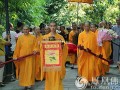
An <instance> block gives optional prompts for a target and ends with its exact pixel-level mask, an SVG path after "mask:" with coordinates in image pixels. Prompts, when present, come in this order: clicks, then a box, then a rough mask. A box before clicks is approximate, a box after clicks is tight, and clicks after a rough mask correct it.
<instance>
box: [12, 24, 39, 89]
mask: <svg viewBox="0 0 120 90" xmlns="http://www.w3.org/2000/svg"><path fill="white" fill-rule="evenodd" d="M29 31H30V29H29V26H27V25H26V26H24V27H23V33H24V34H23V35H21V36H19V37H18V40H17V45H16V48H15V51H14V55H13V59H14V60H16V59H17V58H19V57H21V56H25V55H28V54H32V53H36V51H37V48H35V36H33V35H31V34H29ZM15 66H16V77H17V78H18V79H19V85H20V86H23V87H25V90H27V89H30V88H32V85H34V81H35V57H34V56H31V57H27V58H25V59H24V60H21V61H17V62H15Z"/></svg>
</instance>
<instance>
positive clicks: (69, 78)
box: [0, 67, 120, 90]
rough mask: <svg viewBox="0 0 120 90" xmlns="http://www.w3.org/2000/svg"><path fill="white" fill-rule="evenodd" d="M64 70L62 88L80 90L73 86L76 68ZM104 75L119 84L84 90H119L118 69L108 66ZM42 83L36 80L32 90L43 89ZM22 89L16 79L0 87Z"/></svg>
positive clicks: (119, 73)
mask: <svg viewBox="0 0 120 90" xmlns="http://www.w3.org/2000/svg"><path fill="white" fill-rule="evenodd" d="M66 71H67V72H66V77H65V79H64V80H63V84H64V90H80V89H78V88H77V87H76V86H75V79H76V76H77V69H71V68H66ZM106 77H108V78H109V79H111V78H112V77H116V78H118V79H119V80H118V82H119V85H116V87H117V86H119V87H118V88H117V89H110V88H107V89H105V88H106V87H105V86H108V84H107V85H104V86H102V88H103V89H97V88H95V89H91V88H86V89H85V90H120V72H119V71H118V68H116V67H112V68H110V72H109V73H107V75H106ZM44 83H45V82H44V81H40V82H36V83H35V86H34V90H44ZM109 86H111V87H112V86H115V85H113V84H112V85H109ZM104 87H105V88H104ZM112 88H113V87H112ZM114 88H115V87H114ZM22 89H23V87H20V86H18V81H17V80H16V81H14V82H10V83H8V84H6V86H5V87H3V88H0V90H22Z"/></svg>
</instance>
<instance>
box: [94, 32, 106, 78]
mask: <svg viewBox="0 0 120 90" xmlns="http://www.w3.org/2000/svg"><path fill="white" fill-rule="evenodd" d="M95 35H96V40H97V36H98V30H96V32H95ZM96 49H97V51H96V54H97V55H100V54H103V53H102V52H103V51H102V47H100V46H98V44H97V47H96ZM95 58H96V64H97V65H96V75H97V76H101V75H105V70H104V67H103V65H104V64H103V63H102V59H100V58H97V57H95ZM104 58H105V56H104Z"/></svg>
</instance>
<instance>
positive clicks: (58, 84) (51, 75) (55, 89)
mask: <svg viewBox="0 0 120 90" xmlns="http://www.w3.org/2000/svg"><path fill="white" fill-rule="evenodd" d="M49 28H50V31H51V32H50V33H49V34H47V35H44V36H43V40H45V39H47V40H48V39H49V37H51V36H52V37H55V39H60V40H62V41H63V42H64V45H63V46H62V60H61V61H62V65H61V69H60V71H54V70H52V71H47V72H46V73H45V79H46V81H45V90H63V85H62V80H63V79H64V76H65V73H66V69H65V62H66V58H67V54H68V47H67V45H66V44H65V40H64V38H63V36H61V35H59V34H57V33H56V28H57V26H56V23H55V22H51V23H50V25H49ZM40 53H41V55H42V54H43V52H42V48H41V49H40ZM41 61H42V60H41Z"/></svg>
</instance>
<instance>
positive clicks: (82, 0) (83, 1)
mask: <svg viewBox="0 0 120 90" xmlns="http://www.w3.org/2000/svg"><path fill="white" fill-rule="evenodd" d="M68 2H81V3H90V4H92V3H93V0H68Z"/></svg>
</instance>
